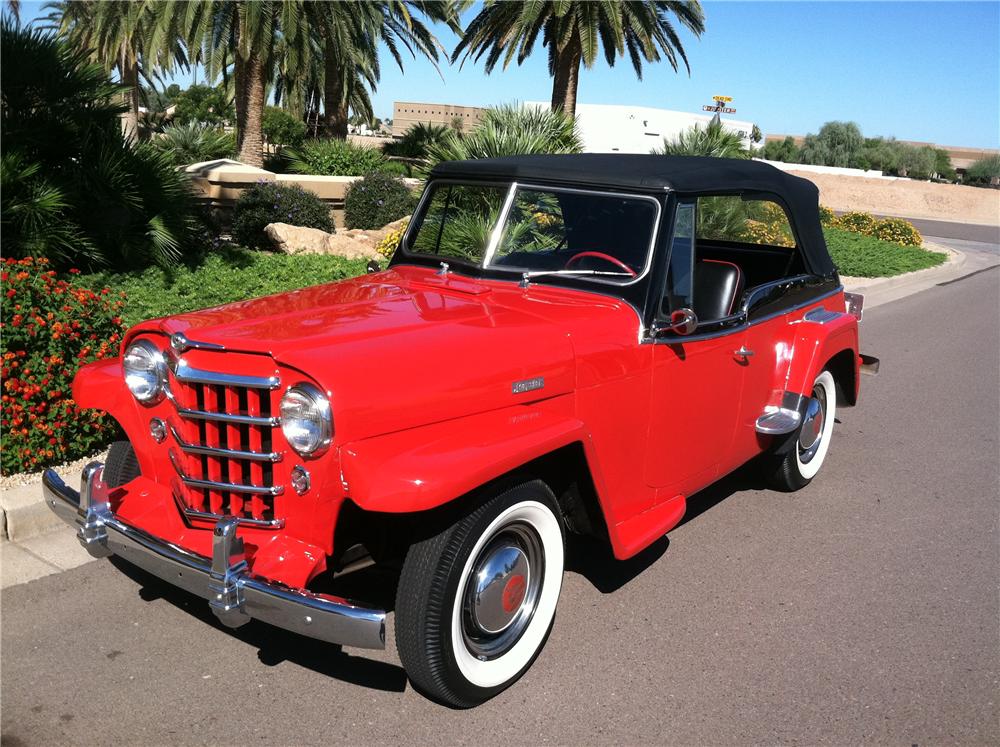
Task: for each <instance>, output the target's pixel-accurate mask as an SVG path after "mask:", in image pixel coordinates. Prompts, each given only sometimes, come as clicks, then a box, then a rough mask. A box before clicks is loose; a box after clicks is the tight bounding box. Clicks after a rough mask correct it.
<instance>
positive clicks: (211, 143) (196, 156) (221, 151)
mask: <svg viewBox="0 0 1000 747" xmlns="http://www.w3.org/2000/svg"><path fill="white" fill-rule="evenodd" d="M151 142H152V144H153V147H154V148H156V150H158V151H160V152H162V153H166V154H167V155H168V156H169V157H170V160H171V161H172V162H173V163H174V165H175V166H187V165H188V164H192V163H201V162H202V161H214V160H216V159H219V158H235V157H236V135H235V134H233V133H230V132H224V131H223V130H220V129H219V128H217V127H213V126H212V125H207V124H202V123H200V122H190V123H189V124H181V125H171V126H170V127H165V128H164V129H163V133H162V134H160V135H157V136H154V138H153V140H152V141H151Z"/></svg>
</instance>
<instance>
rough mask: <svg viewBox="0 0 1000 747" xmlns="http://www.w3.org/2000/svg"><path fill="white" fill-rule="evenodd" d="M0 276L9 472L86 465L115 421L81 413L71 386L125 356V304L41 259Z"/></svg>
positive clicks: (12, 263)
mask: <svg viewBox="0 0 1000 747" xmlns="http://www.w3.org/2000/svg"><path fill="white" fill-rule="evenodd" d="M2 266H3V272H2V275H0V290H2V292H3V295H2V297H0V307H2V318H3V322H2V323H0V330H2V332H3V334H2V338H3V344H2V350H3V354H2V359H3V361H2V376H3V388H2V391H3V394H2V396H0V426H2V428H3V434H4V436H3V449H2V450H0V468H2V471H3V474H5V475H6V474H10V473H12V472H22V471H32V470H36V469H39V468H41V467H44V466H47V465H52V464H59V463H61V462H67V461H71V460H73V459H79V458H80V457H83V456H86V455H88V454H91V453H93V452H94V451H96V450H97V449H99V448H100V447H101V446H103V445H104V444H106V443H107V442H108V441H109V440H110V439H111V437H112V436H113V435H114V434H115V432H116V426H115V424H114V422H113V421H112V420H111V419H110V418H108V417H107V416H105V415H101V414H98V413H97V412H95V411H94V410H81V409H80V408H79V407H77V405H76V403H75V402H74V401H73V397H72V392H71V387H72V383H73V376H74V375H75V374H76V371H77V369H78V368H79V367H80V366H82V365H84V364H85V363H90V362H92V361H95V360H100V359H102V358H108V357H113V356H115V355H117V354H118V343H119V341H120V340H121V335H122V331H123V328H122V321H121V319H120V318H119V314H120V313H121V307H122V301H121V299H120V298H118V297H115V296H113V295H112V294H111V292H110V291H109V290H108V288H99V289H98V290H96V291H94V290H91V289H89V288H86V287H82V286H79V285H77V284H76V283H71V282H68V281H66V280H63V279H60V278H58V277H57V276H56V273H55V272H54V271H53V270H52V269H51V265H50V263H49V262H48V261H47V260H45V259H42V258H31V257H26V258H24V259H20V260H16V259H13V258H11V259H7V260H5V262H4V263H3V265H2Z"/></svg>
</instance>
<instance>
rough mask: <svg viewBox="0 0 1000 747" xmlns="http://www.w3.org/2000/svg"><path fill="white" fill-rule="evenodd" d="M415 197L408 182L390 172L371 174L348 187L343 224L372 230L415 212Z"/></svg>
mask: <svg viewBox="0 0 1000 747" xmlns="http://www.w3.org/2000/svg"><path fill="white" fill-rule="evenodd" d="M414 203H415V200H414V198H413V194H412V193H411V192H410V188H409V187H407V186H406V182H404V181H403V180H402V179H400V178H399V177H396V176H391V175H390V174H369V175H368V176H366V177H365V178H364V179H361V180H360V181H357V182H354V184H352V185H351V186H350V187H348V188H347V194H346V195H345V196H344V224H345V225H346V226H347V227H348V228H360V229H363V230H365V231H371V230H374V229H376V228H381V227H382V226H384V225H387V224H389V223H392V222H393V221H394V220H399V219H400V218H402V217H404V216H406V215H409V214H410V213H411V212H413V205H414Z"/></svg>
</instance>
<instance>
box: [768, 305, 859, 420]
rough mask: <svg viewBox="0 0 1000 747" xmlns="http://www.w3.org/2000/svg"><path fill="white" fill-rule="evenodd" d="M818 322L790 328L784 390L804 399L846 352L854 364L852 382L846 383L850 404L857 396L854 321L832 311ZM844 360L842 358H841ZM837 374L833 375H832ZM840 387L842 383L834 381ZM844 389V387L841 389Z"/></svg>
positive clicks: (852, 318) (856, 354) (856, 340)
mask: <svg viewBox="0 0 1000 747" xmlns="http://www.w3.org/2000/svg"><path fill="white" fill-rule="evenodd" d="M832 313H833V314H835V316H832V318H831V317H829V316H828V317H826V318H825V319H824V321H822V322H815V321H809V320H808V319H806V318H803V320H802V321H801V322H799V323H797V324H795V325H794V330H795V333H794V339H793V342H792V355H791V361H790V363H789V366H788V373H787V375H786V377H785V385H784V390H785V391H786V392H792V393H794V394H802V395H803V396H805V397H808V396H809V395H810V394H811V393H812V386H813V382H814V381H815V380H816V377H817V376H819V374H820V372H821V371H822V370H823V368H824V367H825V366H826V365H827V363H828V362H829V361H831V360H832V359H833V358H834V357H836V356H837V355H838V354H842V353H844V352H845V351H848V352H849V354H850V356H851V357H852V360H853V361H854V369H853V371H852V372H851V373H853V381H851V382H850V384H849V391H845V393H847V394H849V395H850V401H853V399H854V398H855V397H856V396H857V365H858V361H859V360H860V359H859V358H858V320H857V319H855V318H854V317H853V316H851V315H850V314H844V313H837V312H832ZM842 357H846V356H842ZM837 373H840V372H839V371H838V372H835V375H836V374H837ZM838 383H840V384H841V385H843V384H844V382H842V381H841V382H838ZM845 389H847V388H845Z"/></svg>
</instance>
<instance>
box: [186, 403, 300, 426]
mask: <svg viewBox="0 0 1000 747" xmlns="http://www.w3.org/2000/svg"><path fill="white" fill-rule="evenodd" d="M177 414H178V415H180V416H181V417H182V418H187V419H188V420H217V421H218V422H220V423H237V424H239V425H269V426H275V425H281V418H279V417H277V416H271V417H266V418H264V417H258V416H256V415H231V414H229V413H225V412H208V411H206V410H189V409H187V408H185V407H178V408H177Z"/></svg>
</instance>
